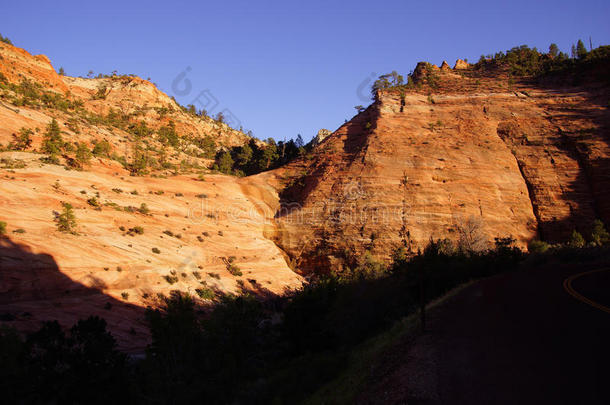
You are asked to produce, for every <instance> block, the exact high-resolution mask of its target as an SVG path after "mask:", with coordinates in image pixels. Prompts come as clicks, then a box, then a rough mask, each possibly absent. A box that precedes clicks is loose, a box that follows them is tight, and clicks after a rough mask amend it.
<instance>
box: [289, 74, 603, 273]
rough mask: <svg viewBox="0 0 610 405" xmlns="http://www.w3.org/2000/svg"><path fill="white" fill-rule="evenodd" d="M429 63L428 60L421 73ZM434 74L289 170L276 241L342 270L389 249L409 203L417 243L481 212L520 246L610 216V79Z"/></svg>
mask: <svg viewBox="0 0 610 405" xmlns="http://www.w3.org/2000/svg"><path fill="white" fill-rule="evenodd" d="M430 71H434V69H433V68H432V69H430V65H428V64H425V63H420V64H418V66H417V68H416V69H415V73H414V76H418V77H420V78H421V77H425V76H426V75H427V74H428V73H429V72H430ZM435 74H436V75H438V79H437V82H438V83H436V82H435V84H436V85H437V87H435V88H431V87H429V86H425V85H424V86H423V87H421V88H419V89H418V90H406V92H405V90H403V93H402V94H401V92H399V91H385V92H382V93H379V96H378V100H377V101H376V102H375V103H374V104H373V105H371V106H370V107H369V108H368V109H367V110H366V111H364V112H362V113H360V114H358V115H357V116H355V117H354V118H353V119H352V120H351V121H349V122H348V123H346V124H345V125H343V126H342V127H341V128H339V129H338V130H337V131H335V133H334V134H333V135H331V136H330V137H328V138H327V139H326V140H325V141H324V142H322V144H321V145H320V146H319V147H318V148H317V150H316V151H315V152H314V154H313V156H312V157H311V158H310V159H309V160H303V161H301V162H298V163H295V164H293V165H292V166H291V167H290V168H287V169H284V170H283V172H281V173H279V175H284V176H287V178H288V180H287V187H286V189H285V190H284V192H283V194H282V195H283V196H284V197H285V198H286V199H287V201H286V203H285V204H284V209H283V211H281V212H279V213H278V223H279V228H280V230H281V231H280V232H279V233H278V235H277V240H278V243H279V244H280V246H282V247H283V248H284V249H285V250H286V251H287V252H288V253H289V254H290V255H291V256H292V257H294V258H295V259H296V260H298V261H300V264H301V267H302V268H303V269H304V270H305V271H312V270H313V269H314V268H316V267H318V266H320V265H321V264H322V265H323V266H325V267H326V268H330V267H331V265H335V269H336V265H338V264H340V263H344V262H345V261H348V262H349V261H350V257H352V256H353V255H354V254H355V253H362V252H363V251H364V250H370V251H371V252H373V253H375V254H376V255H378V257H380V258H383V259H387V258H388V255H389V253H390V252H391V251H392V249H393V248H395V247H396V246H397V245H398V243H399V241H400V237H399V232H400V229H401V227H402V225H403V214H402V212H403V208H404V211H405V215H404V225H406V228H407V229H408V230H409V232H410V236H411V238H412V239H413V241H414V243H415V246H416V247H419V248H422V247H423V246H424V245H425V244H426V243H427V241H428V240H429V238H450V239H456V235H457V229H458V228H459V226H460V223H461V222H463V221H464V220H465V219H466V218H469V217H472V216H474V217H476V218H480V220H481V223H482V230H483V233H484V234H485V235H486V237H487V239H488V241H489V242H490V243H492V242H493V238H494V237H505V236H512V237H513V238H515V239H516V240H517V241H518V243H519V245H520V246H522V247H523V246H525V245H526V243H527V242H528V241H529V240H531V239H533V238H535V237H537V236H542V237H544V238H545V239H547V240H551V241H553V240H556V241H565V240H566V238H567V237H568V236H569V234H570V233H571V232H572V230H574V229H578V230H580V231H581V232H583V233H585V234H586V233H587V232H588V230H589V227H590V225H591V222H592V221H593V220H594V219H595V218H596V217H597V218H601V219H602V220H604V221H605V222H606V223H610V209H609V208H610V207H609V203H608V195H607V193H608V191H607V190H608V189H609V188H610V179H608V177H607V176H604V173H605V172H607V171H608V169H609V168H610V165H609V163H608V162H609V159H608V158H609V157H610V149H609V148H608V143H607V140H608V132H607V131H608V130H607V127H605V125H607V123H608V115H607V110H606V109H605V108H604V107H603V103H604V102H605V101H604V100H607V95H608V89H607V87H604V88H569V89H561V90H557V89H552V90H549V89H543V88H540V87H535V86H532V85H527V84H525V83H522V84H518V85H515V86H513V87H510V86H508V85H507V78H506V77H495V78H482V77H473V78H470V77H467V76H465V77H462V76H460V75H456V74H453V73H450V72H446V73H443V72H441V73H440V74H439V73H435ZM416 82H417V80H416ZM405 176H406V179H407V181H406V187H402V186H401V181H402V179H403V178H405ZM538 233H540V235H538Z"/></svg>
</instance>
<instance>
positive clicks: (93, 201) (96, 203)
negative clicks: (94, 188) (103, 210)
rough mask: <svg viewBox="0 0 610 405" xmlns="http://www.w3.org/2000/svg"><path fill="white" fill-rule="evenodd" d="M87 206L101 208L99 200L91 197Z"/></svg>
mask: <svg viewBox="0 0 610 405" xmlns="http://www.w3.org/2000/svg"><path fill="white" fill-rule="evenodd" d="M87 204H89V205H90V206H92V207H95V208H100V202H99V201H98V200H97V198H96V197H91V198H89V199H88V200H87Z"/></svg>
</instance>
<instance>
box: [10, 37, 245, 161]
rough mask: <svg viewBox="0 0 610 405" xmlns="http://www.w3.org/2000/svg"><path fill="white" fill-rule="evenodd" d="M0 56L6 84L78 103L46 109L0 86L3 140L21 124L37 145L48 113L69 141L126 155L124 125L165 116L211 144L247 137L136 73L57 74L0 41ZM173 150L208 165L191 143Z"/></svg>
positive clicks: (163, 120)
mask: <svg viewBox="0 0 610 405" xmlns="http://www.w3.org/2000/svg"><path fill="white" fill-rule="evenodd" d="M0 57H1V59H0V74H2V75H3V77H4V78H5V79H6V81H7V82H8V83H12V84H15V85H19V84H20V83H23V82H26V83H27V82H29V83H33V84H34V85H35V86H38V89H40V90H43V91H47V92H50V93H51V94H53V93H54V94H57V95H59V96H61V97H62V98H63V99H64V100H67V101H70V102H76V103H80V107H78V108H76V109H58V108H51V107H49V106H48V105H45V104H44V102H42V103H41V105H38V106H36V105H30V104H27V103H26V104H25V105H12V102H13V101H19V100H20V99H21V98H22V97H21V95H20V94H16V93H15V92H13V91H10V89H8V88H7V89H4V90H0V96H1V97H0V122H2V125H1V126H0V144H4V145H6V144H8V143H9V142H10V141H12V135H13V134H16V133H18V131H19V130H20V129H21V128H28V129H31V130H33V131H35V132H34V135H33V144H32V147H33V148H38V147H39V146H40V143H41V140H42V134H43V133H44V130H45V128H46V126H47V125H48V123H49V122H50V121H51V119H53V118H55V119H56V120H57V121H58V123H59V125H60V127H61V130H62V132H63V133H64V134H65V136H66V137H67V138H69V140H70V141H72V142H75V141H79V142H84V143H86V144H87V145H89V146H92V145H93V144H94V143H95V142H97V141H100V140H107V141H108V142H110V144H111V145H112V149H113V152H115V153H117V154H118V155H123V156H127V157H129V156H130V154H131V153H132V152H131V151H132V142H133V141H134V136H133V134H131V133H130V132H129V131H128V126H129V125H132V124H136V123H140V122H142V123H145V124H146V125H147V126H148V127H149V128H150V129H152V130H158V129H159V128H160V127H162V126H167V125H168V124H169V123H170V121H171V122H173V123H174V125H175V128H176V132H177V134H178V136H180V137H187V138H191V139H192V138H200V137H205V136H209V137H211V139H212V140H213V141H214V143H215V144H216V146H217V147H232V146H237V145H243V144H245V143H247V142H249V141H250V139H251V137H249V136H248V135H246V134H244V133H243V132H241V131H238V130H235V129H233V128H231V127H230V126H229V125H227V124H226V123H221V122H218V121H215V120H214V119H212V118H209V117H206V116H204V117H199V116H195V115H193V114H189V113H187V112H186V111H184V110H182V108H181V107H180V106H179V105H178V104H177V103H176V102H175V100H174V99H173V98H171V97H169V96H168V95H167V94H165V93H163V92H162V91H160V90H159V89H158V88H157V87H156V86H155V85H154V84H153V83H151V82H149V81H147V80H144V79H141V78H139V77H136V76H127V75H122V76H118V75H114V76H110V77H102V78H80V77H69V76H61V75H59V74H58V73H57V72H56V70H55V69H54V68H53V66H52V65H51V62H50V61H49V59H48V58H47V57H46V56H44V55H36V56H33V55H31V54H30V53H28V52H27V51H26V50H24V49H21V48H18V47H15V46H12V45H8V44H4V43H2V44H0ZM193 97H196V95H193ZM202 102H205V100H203V101H202ZM21 104H23V103H21ZM195 107H200V106H198V105H196V106H195ZM109 113H112V114H115V118H113V120H101V119H100V118H104V117H108V114H109ZM121 120H122V121H121ZM117 122H118V123H117ZM147 142H149V143H150V145H151V147H152V148H155V149H157V150H160V149H161V148H162V145H161V144H159V143H158V142H156V141H155V140H154V139H148V140H147ZM173 149H174V150H172V148H169V150H168V152H167V153H166V155H167V159H168V161H170V162H173V163H178V162H180V161H183V160H188V161H189V162H191V163H192V164H194V165H201V166H210V164H211V160H210V159H209V158H206V157H204V156H203V154H202V152H203V151H202V150H199V149H198V148H197V147H196V146H194V145H190V146H189V145H188V144H185V145H184V146H181V147H177V148H173ZM170 152H174V153H170Z"/></svg>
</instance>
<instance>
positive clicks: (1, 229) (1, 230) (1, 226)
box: [0, 221, 6, 236]
mask: <svg viewBox="0 0 610 405" xmlns="http://www.w3.org/2000/svg"><path fill="white" fill-rule="evenodd" d="M1 235H6V222H4V221H0V236H1Z"/></svg>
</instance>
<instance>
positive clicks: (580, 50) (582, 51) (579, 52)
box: [576, 39, 588, 59]
mask: <svg viewBox="0 0 610 405" xmlns="http://www.w3.org/2000/svg"><path fill="white" fill-rule="evenodd" d="M587 53H588V52H587V48H586V47H585V44H584V43H583V42H582V40H580V39H579V40H578V43H577V44H576V56H578V59H583V58H584V57H585V56H587Z"/></svg>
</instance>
